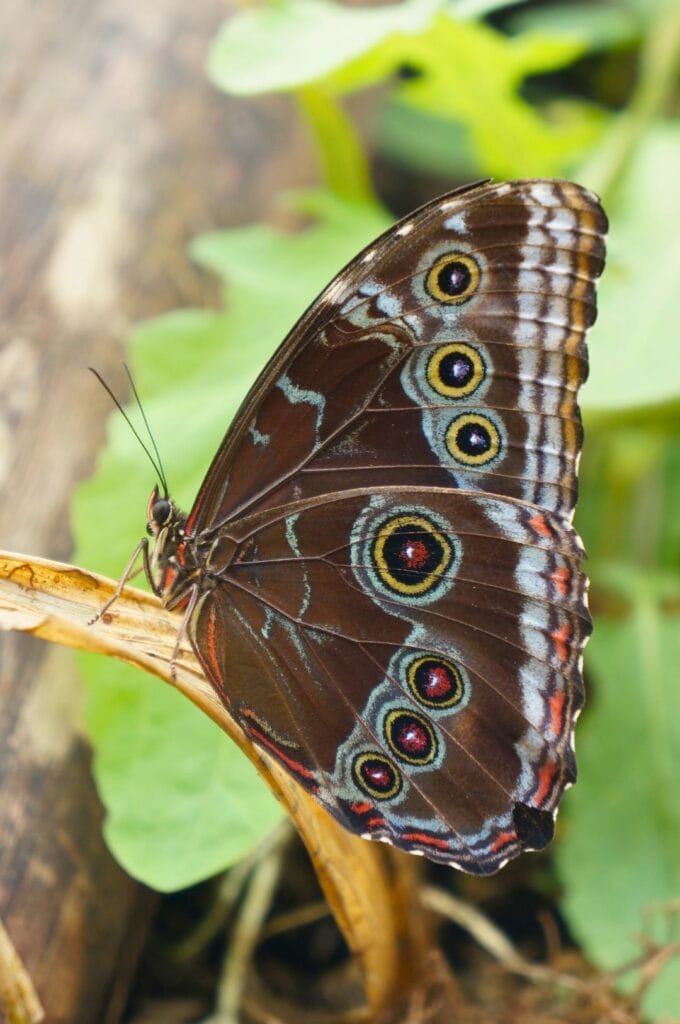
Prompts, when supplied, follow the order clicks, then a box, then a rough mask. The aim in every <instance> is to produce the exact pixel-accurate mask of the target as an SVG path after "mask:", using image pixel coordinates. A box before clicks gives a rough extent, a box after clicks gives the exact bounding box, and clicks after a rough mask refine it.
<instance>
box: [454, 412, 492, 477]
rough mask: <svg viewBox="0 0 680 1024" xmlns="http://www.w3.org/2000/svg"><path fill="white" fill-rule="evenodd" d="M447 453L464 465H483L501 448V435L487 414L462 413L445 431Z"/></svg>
mask: <svg viewBox="0 0 680 1024" xmlns="http://www.w3.org/2000/svg"><path fill="white" fill-rule="evenodd" d="M446 447H447V448H448V451H449V454H450V455H452V456H453V458H454V459H456V461H457V462H462V463H463V464H464V465H466V466H485V465H486V463H487V462H491V460H492V459H495V458H496V456H497V455H498V453H499V452H500V450H501V435H500V432H499V430H498V427H497V426H496V424H495V423H494V422H493V421H492V420H491V419H489V417H488V416H482V415H480V414H479V413H464V414H463V415H462V416H456V418H455V419H454V420H452V421H451V423H450V424H449V428H448V430H447V431H446Z"/></svg>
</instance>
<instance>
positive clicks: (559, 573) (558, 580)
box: [550, 566, 571, 597]
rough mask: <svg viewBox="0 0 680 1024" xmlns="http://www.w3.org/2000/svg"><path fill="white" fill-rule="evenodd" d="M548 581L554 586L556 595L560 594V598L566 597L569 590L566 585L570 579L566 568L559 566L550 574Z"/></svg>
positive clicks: (569, 573)
mask: <svg viewBox="0 0 680 1024" xmlns="http://www.w3.org/2000/svg"><path fill="white" fill-rule="evenodd" d="M550 579H551V580H552V581H553V583H554V584H555V589H556V591H557V593H558V594H560V595H561V596H562V597H566V596H567V592H568V589H569V588H568V583H569V581H570V579H571V572H570V570H569V569H567V568H566V566H561V567H560V568H559V569H555V571H554V572H553V573H551V574H550Z"/></svg>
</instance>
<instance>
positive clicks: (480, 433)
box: [456, 423, 491, 455]
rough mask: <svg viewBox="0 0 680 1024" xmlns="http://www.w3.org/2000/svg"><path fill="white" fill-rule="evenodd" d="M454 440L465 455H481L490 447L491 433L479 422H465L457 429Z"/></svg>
mask: <svg viewBox="0 0 680 1024" xmlns="http://www.w3.org/2000/svg"><path fill="white" fill-rule="evenodd" d="M456 440H457V442H458V447H459V448H460V449H461V451H464V452H465V454H466V455H481V454H483V453H484V452H488V450H489V448H490V447H491V434H490V432H489V431H488V430H487V428H486V427H484V426H482V424H481V423H465V424H464V425H463V426H462V427H461V428H460V430H459V431H458V434H457V436H456Z"/></svg>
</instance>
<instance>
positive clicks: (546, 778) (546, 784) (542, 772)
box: [536, 761, 557, 807]
mask: <svg viewBox="0 0 680 1024" xmlns="http://www.w3.org/2000/svg"><path fill="white" fill-rule="evenodd" d="M556 774H557V765H556V764H555V762H554V761H548V762H547V763H546V764H544V765H543V767H542V768H540V769H539V772H538V790H537V792H536V806H537V807H540V806H541V804H542V803H544V801H545V798H546V797H547V796H548V794H549V792H550V790H551V789H552V786H553V782H554V781H555V776H556Z"/></svg>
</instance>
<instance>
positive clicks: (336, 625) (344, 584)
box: [191, 487, 590, 873]
mask: <svg viewBox="0 0 680 1024" xmlns="http://www.w3.org/2000/svg"><path fill="white" fill-rule="evenodd" d="M222 544H223V547H222V548H221V551H220V552H219V554H218V559H219V563H220V565H219V585H218V586H217V587H216V588H215V589H213V590H212V591H210V592H208V593H206V594H205V595H204V596H203V598H201V600H200V603H199V607H198V609H197V613H196V615H195V616H194V618H193V622H192V627H191V628H192V641H193V644H194V646H195V648H196V651H197V653H198V655H199V658H200V659H201V661H202V663H203V666H204V668H205V670H206V672H207V673H208V675H209V676H210V677H211V678H212V680H213V682H214V683H215V685H216V687H217V689H218V691H219V692H220V694H221V696H222V698H223V699H224V700H225V702H226V703H227V704H228V706H229V707H230V709H231V711H232V713H233V714H234V715H235V716H236V717H237V719H238V720H239V721H240V723H241V725H242V726H243V727H244V729H245V730H246V731H247V732H248V733H249V734H250V736H251V737H252V738H253V739H254V740H255V741H256V742H257V743H259V744H260V745H262V746H264V747H265V748H266V749H267V750H269V751H270V753H273V754H274V755H275V756H276V757H277V758H278V759H279V761H280V762H281V763H282V764H283V765H284V766H285V767H286V768H287V769H288V770H289V771H291V772H292V773H293V774H294V775H295V777H296V778H297V779H298V781H299V782H300V783H301V784H302V785H303V786H305V787H306V788H307V789H309V790H310V791H311V792H313V793H314V794H315V796H316V797H317V798H318V799H320V800H321V802H322V803H323V804H324V805H325V806H326V807H327V808H328V810H329V811H330V812H331V813H332V814H333V815H334V816H335V817H337V818H338V819H339V820H340V821H341V822H342V823H343V824H344V825H345V826H346V827H348V828H350V829H352V830H355V831H360V832H362V833H364V834H366V835H368V836H370V837H372V838H381V839H385V840H388V841H390V842H391V843H393V844H394V845H396V846H399V847H402V848H404V849H407V850H410V851H412V852H420V853H426V854H427V855H428V856H429V857H431V858H433V859H435V860H440V861H443V862H445V863H450V864H455V865H457V866H460V867H463V868H464V869H465V870H467V871H472V872H478V873H488V872H490V871H495V870H497V869H498V868H499V867H500V866H501V865H502V864H503V863H504V862H505V861H506V860H507V859H508V858H509V857H511V856H513V855H514V854H516V853H518V852H519V851H520V850H521V849H536V848H540V847H542V846H544V845H545V844H546V843H547V842H548V841H549V839H550V838H551V836H552V830H553V818H554V814H555V810H556V807H557V803H558V801H559V798H560V795H561V793H562V791H563V789H564V787H565V785H566V784H568V783H569V782H572V781H573V780H574V778H575V763H574V757H573V750H572V728H573V722H574V719H575V717H576V714H577V712H578V710H579V709H580V707H581V703H582V697H583V691H582V685H581V679H580V655H581V650H582V647H583V644H584V643H585V640H586V638H587V636H588V634H589V631H590V620H589V617H588V613H587V610H586V607H585V604H584V592H585V580H584V577H583V574H582V573H581V570H580V560H581V555H582V552H581V547H580V544H579V542H578V540H577V538H576V536H575V534H574V533H573V531H572V529H571V528H570V527H568V526H566V525H565V524H564V523H563V522H562V521H561V520H560V519H559V518H558V517H557V516H555V515H553V514H551V513H548V512H546V511H544V510H542V509H539V508H537V507H535V506H530V505H527V504H524V503H519V502H516V501H512V500H510V499H501V498H496V499H489V498H488V496H485V495H480V494H476V493H474V492H468V491H450V490H444V489H441V488H440V489H436V488H430V489H422V488H409V487H403V488H396V489H383V488H373V489H370V490H364V491H354V492H349V493H343V494H331V495H326V496H324V497H323V498H309V499H306V500H304V501H302V502H296V503H293V504H291V505H289V506H285V507H283V508H279V509H276V510H267V511H265V512H261V513H258V514H257V515H255V516H252V517H250V518H249V519H245V520H240V521H239V522H238V523H236V524H233V525H232V526H230V527H229V528H228V531H227V534H226V535H225V536H224V537H223V539H222ZM227 546H228V548H229V556H228V558H225V557H224V555H225V552H226V550H227ZM209 568H210V569H211V570H213V569H215V568H216V567H214V566H211V567H209Z"/></svg>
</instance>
